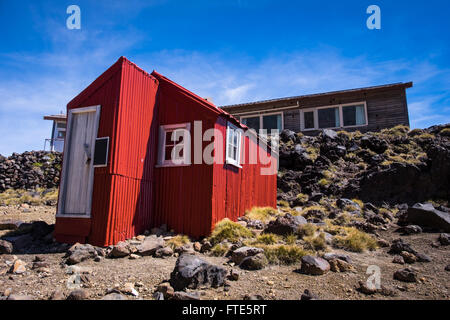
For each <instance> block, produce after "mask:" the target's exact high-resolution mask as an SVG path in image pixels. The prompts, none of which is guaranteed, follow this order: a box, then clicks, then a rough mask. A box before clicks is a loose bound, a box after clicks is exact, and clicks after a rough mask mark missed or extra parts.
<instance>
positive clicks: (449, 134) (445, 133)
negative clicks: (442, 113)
mask: <svg viewBox="0 0 450 320" xmlns="http://www.w3.org/2000/svg"><path fill="white" fill-rule="evenodd" d="M439 134H440V135H441V136H444V137H450V128H444V129H442V130H441V131H439Z"/></svg>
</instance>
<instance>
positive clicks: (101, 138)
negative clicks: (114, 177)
mask: <svg viewBox="0 0 450 320" xmlns="http://www.w3.org/2000/svg"><path fill="white" fill-rule="evenodd" d="M104 139H106V140H107V144H106V162H105V164H97V165H94V164H93V167H94V168H104V167H107V166H108V157H109V137H99V138H95V142H97V140H104ZM94 149H95V148H94ZM94 151H95V150H94ZM94 159H95V153H94V157H93V159H92V161H94ZM92 163H93V162H92Z"/></svg>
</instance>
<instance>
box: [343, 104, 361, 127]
mask: <svg viewBox="0 0 450 320" xmlns="http://www.w3.org/2000/svg"><path fill="white" fill-rule="evenodd" d="M342 116H343V117H344V126H360V125H365V124H366V113H365V110H364V105H358V106H346V107H342Z"/></svg>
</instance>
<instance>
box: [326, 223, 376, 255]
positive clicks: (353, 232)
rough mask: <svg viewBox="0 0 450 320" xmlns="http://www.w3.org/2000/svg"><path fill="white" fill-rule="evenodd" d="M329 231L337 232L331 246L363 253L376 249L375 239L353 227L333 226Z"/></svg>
mask: <svg viewBox="0 0 450 320" xmlns="http://www.w3.org/2000/svg"><path fill="white" fill-rule="evenodd" d="M330 230H333V231H334V232H337V233H336V235H335V237H334V239H333V245H334V246H336V247H338V248H343V249H345V250H348V251H353V252H363V251H365V250H374V249H376V248H377V247H378V245H377V241H376V239H375V238H373V237H372V236H371V235H369V234H367V233H365V232H363V231H360V230H358V229H356V228H354V227H340V226H333V227H331V228H330ZM330 233H332V232H330Z"/></svg>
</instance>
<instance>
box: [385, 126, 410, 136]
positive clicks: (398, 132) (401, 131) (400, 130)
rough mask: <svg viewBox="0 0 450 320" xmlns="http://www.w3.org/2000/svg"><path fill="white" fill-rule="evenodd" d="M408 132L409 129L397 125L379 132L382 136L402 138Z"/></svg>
mask: <svg viewBox="0 0 450 320" xmlns="http://www.w3.org/2000/svg"><path fill="white" fill-rule="evenodd" d="M408 132H409V127H408V126H405V125H398V126H395V127H393V128H389V129H383V130H381V132H380V133H381V134H382V135H392V136H402V135H406V134H408Z"/></svg>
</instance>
